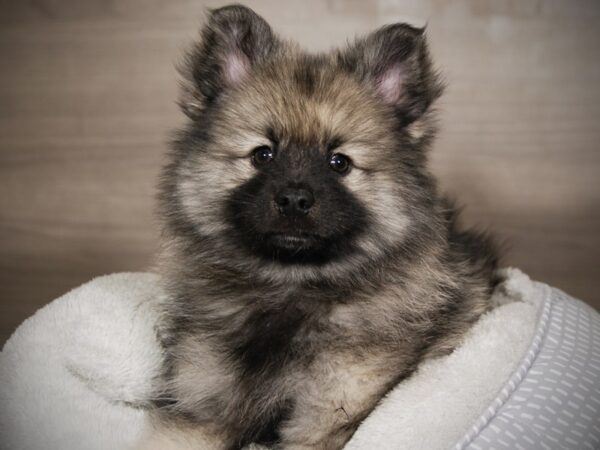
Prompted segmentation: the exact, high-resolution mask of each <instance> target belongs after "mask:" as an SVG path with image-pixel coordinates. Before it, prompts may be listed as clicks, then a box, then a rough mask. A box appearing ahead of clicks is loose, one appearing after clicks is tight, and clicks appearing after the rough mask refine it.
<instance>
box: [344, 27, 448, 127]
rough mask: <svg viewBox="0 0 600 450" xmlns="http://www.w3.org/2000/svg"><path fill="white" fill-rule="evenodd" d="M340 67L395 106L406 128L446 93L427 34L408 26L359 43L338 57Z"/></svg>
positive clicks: (381, 31) (383, 30)
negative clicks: (430, 49)
mask: <svg viewBox="0 0 600 450" xmlns="http://www.w3.org/2000/svg"><path fill="white" fill-rule="evenodd" d="M338 63H339V64H340V66H341V67H342V68H344V69H345V70H347V71H348V72H351V73H353V74H354V75H356V76H357V77H358V78H359V79H360V80H361V81H363V82H365V83H367V84H368V85H369V86H370V87H371V88H372V89H373V91H374V93H375V94H376V96H377V97H378V98H379V99H380V101H382V102H383V103H385V104H387V105H390V106H392V107H393V108H394V110H395V112H396V114H397V116H398V118H399V120H400V121H401V122H402V124H404V125H406V124H409V123H411V122H413V121H415V120H416V119H418V118H419V117H421V116H422V115H423V114H424V113H425V112H427V110H428V109H429V108H430V106H431V104H432V103H433V102H434V101H435V100H436V99H437V98H438V97H439V96H440V95H441V93H442V90H443V86H442V84H441V82H440V81H439V77H438V75H437V73H436V72H435V70H434V69H433V67H432V64H431V60H430V58H429V52H428V50H427V43H426V40H425V30H424V29H421V28H415V27H412V26H410V25H407V24H395V25H388V26H385V27H383V28H381V29H379V30H377V31H375V32H373V33H372V34H370V35H368V36H367V37H366V38H364V39H361V40H358V41H357V42H356V43H355V44H354V45H352V46H350V48H348V49H347V50H345V51H343V52H340V53H338Z"/></svg>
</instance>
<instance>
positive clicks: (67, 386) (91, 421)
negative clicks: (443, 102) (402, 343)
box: [0, 269, 600, 450]
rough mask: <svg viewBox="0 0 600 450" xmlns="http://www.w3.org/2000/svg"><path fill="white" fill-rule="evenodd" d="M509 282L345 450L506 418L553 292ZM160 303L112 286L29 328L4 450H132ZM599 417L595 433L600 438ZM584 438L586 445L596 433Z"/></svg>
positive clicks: (134, 280)
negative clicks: (492, 411) (448, 350)
mask: <svg viewBox="0 0 600 450" xmlns="http://www.w3.org/2000/svg"><path fill="white" fill-rule="evenodd" d="M504 276H505V281H504V282H503V283H502V284H501V285H500V286H499V288H498V289H497V290H496V292H495V294H494V298H493V301H494V303H495V304H496V305H497V307H496V308H494V310H493V311H491V312H489V313H488V314H486V315H485V316H484V317H482V318H481V320H479V322H478V323H476V324H475V326H474V327H473V328H472V330H471V331H470V332H469V334H468V335H467V337H466V339H465V342H464V344H463V345H462V346H461V347H460V348H458V349H457V350H456V351H455V352H454V353H452V354H451V355H449V356H447V357H444V358H440V359H437V360H432V361H429V362H427V363H425V364H422V365H421V366H420V368H419V370H418V371H417V373H415V375H414V376H412V377H411V378H410V379H408V380H406V381H405V382H403V383H401V384H400V385H398V386H397V387H396V388H395V389H394V390H392V391H391V392H390V393H389V394H388V395H387V396H386V398H385V399H383V401H382V402H381V404H380V405H379V406H378V407H377V408H376V410H375V411H374V412H373V413H372V414H371V415H370V417H368V418H367V419H366V420H365V422H364V423H363V424H362V425H361V427H360V428H359V429H358V431H357V432H356V434H355V435H354V437H353V438H352V440H351V441H350V442H349V443H348V444H347V446H346V448H347V449H348V450H367V449H369V450H370V449H373V448H377V449H390V450H391V449H428V450H435V449H443V448H450V447H452V446H454V445H457V446H458V447H457V448H465V447H466V446H468V445H471V444H473V442H472V441H473V439H474V437H475V435H476V434H477V433H476V432H477V431H480V430H481V429H483V428H485V425H487V424H488V423H489V421H490V420H489V419H490V418H489V417H488V418H487V419H486V417H485V414H486V413H487V414H488V415H489V408H490V405H492V406H493V405H494V404H495V402H496V403H499V404H498V405H497V406H498V407H499V406H501V405H502V404H503V402H504V401H503V400H502V395H503V392H504V391H505V390H506V386H507V383H508V384H510V383H511V382H513V383H516V384H519V383H518V380H517V381H516V382H515V381H514V377H515V376H516V374H518V369H519V367H522V366H523V364H526V365H527V364H529V367H530V366H531V361H529V363H528V360H527V358H528V357H529V358H530V359H531V355H530V353H531V351H532V349H534V348H535V345H536V336H537V340H538V341H539V340H540V338H539V333H540V327H541V326H542V325H544V320H546V321H548V317H546V318H545V319H544V317H545V316H548V315H549V310H548V308H549V307H548V303H549V302H548V297H549V296H552V290H551V289H550V288H549V287H548V286H546V285H543V284H540V283H534V282H532V281H530V280H529V278H528V277H527V276H525V275H524V274H522V273H521V272H519V271H518V270H514V269H509V270H505V271H504ZM161 298H162V293H161V289H160V284H159V280H158V277H157V276H156V275H153V274H149V273H120V274H113V275H107V276H104V277H99V278H96V279H94V280H92V281H90V282H88V283H86V284H84V285H83V286H81V287H79V288H77V289H74V290H73V291H71V292H69V293H67V294H66V295H64V296H62V297H61V298H59V299H57V300H55V301H53V302H52V303H50V304H49V305H47V306H46V307H44V308H42V309H41V310H40V311H38V312H37V313H36V314H35V315H34V316H32V317H31V318H29V319H28V320H26V321H25V322H24V323H23V324H22V325H21V326H20V327H19V328H18V329H17V331H16V332H15V333H14V334H13V336H12V337H11V339H10V340H9V341H8V342H7V343H6V345H5V346H4V349H3V350H2V353H1V354H0V443H1V448H2V449H15V450H16V449H18V450H29V449H30V450H37V449H44V450H53V449H56V450H58V449H60V450H82V449H83V450H108V449H110V450H114V449H127V448H129V447H130V446H131V445H132V444H133V443H134V442H135V441H136V439H138V438H139V436H140V433H141V432H142V430H143V428H144V426H145V425H146V422H147V413H146V412H145V410H144V408H143V404H144V400H145V399H146V398H147V397H148V395H149V393H150V392H151V391H152V389H153V387H154V383H155V382H156V376H157V373H158V370H159V367H160V364H161V352H160V347H159V345H158V342H157V340H156V336H155V332H154V327H155V324H156V321H157V317H158V315H157V305H158V302H160V301H161ZM590 311H591V312H589V314H592V315H593V314H595V313H594V312H593V311H592V310H590ZM598 323H600V321H599V322H598ZM542 331H543V330H542ZM542 338H543V336H542ZM540 342H541V341H539V342H537V345H538V347H539V346H540ZM592 348H595V347H592ZM598 372H599V371H598V370H596V371H595V374H596V375H597V374H598ZM521 378H523V376H521ZM592 381H593V384H592V389H595V388H598V382H597V381H598V379H597V378H596V379H595V380H592ZM599 392H600V389H599V390H597V391H596V394H598V393H599ZM505 397H506V395H505ZM597 398H599V399H600V395H599V396H598V397H597ZM599 401H600V400H599ZM497 409H498V408H496V410H497ZM590 414H591V413H588V416H589V415H590ZM597 417H598V416H595V417H592V420H591V422H592V425H591V426H598V422H597V419H596V418H597ZM473 426H476V427H478V428H476V430H475V431H476V432H474V431H473ZM588 428H589V427H588ZM469 433H471V434H470V435H469ZM592 435H593V436H592ZM585 436H587V438H588V441H589V439H592V438H594V439H595V437H594V436H600V432H599V433H598V434H597V435H596V434H594V433H591V434H590V433H589V432H587V431H586V432H585ZM589 436H592V438H589ZM586 442H587V441H586ZM590 442H592V443H593V441H590ZM502 448H503V447H502ZM513 448H518V447H513ZM532 448H533V447H532ZM573 448H575V447H573ZM580 448H584V447H580ZM592 448H593V447H592Z"/></svg>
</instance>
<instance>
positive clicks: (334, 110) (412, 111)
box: [164, 6, 441, 267]
mask: <svg viewBox="0 0 600 450" xmlns="http://www.w3.org/2000/svg"><path fill="white" fill-rule="evenodd" d="M188 64H189V67H188V69H189V74H188V81H189V85H188V86H187V90H186V93H187V96H186V97H185V98H184V99H183V101H182V106H183V108H184V110H185V111H186V112H187V114H188V115H189V116H190V118H191V123H190V126H189V128H188V129H187V130H186V132H185V133H184V134H183V135H182V137H181V138H180V139H179V140H178V142H177V145H176V152H175V158H174V162H173V163H172V164H171V166H170V169H169V170H168V171H167V181H166V189H165V191H166V193H167V194H166V196H165V197H164V198H165V199H166V202H167V203H168V211H169V214H170V217H171V218H173V220H176V221H178V222H179V223H180V224H181V223H185V225H186V226H185V228H186V229H187V230H192V231H191V232H192V233H196V234H197V236H198V237H201V239H202V240H203V241H204V242H205V245H208V243H210V242H217V243H218V244H219V245H221V246H223V248H226V249H227V251H228V256H229V257H234V258H238V259H239V260H243V259H251V260H253V261H257V260H260V261H264V262H265V263H270V264H281V265H284V266H290V265H292V266H312V267H317V266H321V267H322V266H324V265H327V264H334V263H336V262H339V261H341V260H352V259H357V258H359V257H362V256H364V255H370V256H374V255H377V254H381V253H383V252H385V251H386V249H388V248H391V247H394V246H398V245H402V242H403V240H404V239H405V238H406V235H407V234H408V233H409V232H410V229H411V227H412V226H413V224H414V223H415V221H419V220H421V221H422V220H423V217H418V216H419V214H421V215H422V216H424V214H422V211H423V208H424V207H426V206H424V205H426V203H427V202H426V199H425V197H426V196H427V189H429V188H430V186H429V177H428V176H427V175H426V174H425V172H424V170H423V163H424V147H425V146H426V145H427V143H428V141H429V140H430V138H431V136H432V134H433V127H432V124H431V117H430V114H429V110H430V106H431V104H432V102H433V101H434V100H435V98H437V96H438V95H439V94H440V91H441V88H440V85H439V83H438V82H437V80H436V77H435V74H434V73H433V72H432V70H431V68H430V63H429V59H428V56H427V50H426V46H425V42H424V36H423V33H422V30H418V29H415V28H412V27H409V26H407V25H394V26H390V27H387V28H383V29H381V30H379V31H377V32H375V33H373V34H372V35H370V36H368V37H367V38H366V39H364V40H361V41H357V43H356V44H355V45H353V46H351V47H350V48H348V49H346V50H343V51H338V52H333V53H330V54H324V55H308V54H305V53H303V52H301V51H300V50H298V48H297V47H296V46H294V45H292V44H289V43H285V42H282V41H280V40H278V39H277V38H276V37H275V36H274V35H273V33H272V31H271V29H270V27H269V26H268V25H267V24H266V22H265V21H264V20H263V19H261V18H260V17H259V16H257V15H256V14H254V13H253V12H252V11H250V10H249V9H247V8H244V7H239V6H236V7H226V8H222V9H219V10H217V11H215V12H213V13H212V15H211V18H210V20H209V23H208V25H207V26H206V27H205V29H204V30H203V33H202V41H201V43H200V44H199V45H198V46H197V47H196V48H195V49H194V51H193V52H192V53H191V54H190V57H189V59H188ZM425 216H426V214H425ZM231 252H233V254H232V253H231ZM234 255H235V256H234Z"/></svg>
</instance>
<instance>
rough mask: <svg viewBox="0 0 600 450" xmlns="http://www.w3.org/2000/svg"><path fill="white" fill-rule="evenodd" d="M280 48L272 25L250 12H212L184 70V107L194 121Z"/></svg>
mask: <svg viewBox="0 0 600 450" xmlns="http://www.w3.org/2000/svg"><path fill="white" fill-rule="evenodd" d="M277 44H278V40H277V38H276V37H275V35H274V34H273V32H272V30H271V27H270V26H269V24H268V23H267V22H266V21H265V20H264V19H263V18H262V17H260V16H259V15H258V14H256V13H255V12H254V11H252V10H251V9H250V8H246V7H245V6H242V5H231V6H225V7H223V8H219V9H215V10H213V11H211V12H210V15H209V18H208V22H207V23H206V25H205V26H204V27H203V29H202V30H201V33H200V42H198V43H197V44H196V45H195V46H194V48H193V49H192V51H191V52H189V53H188V57H187V59H186V61H185V63H184V65H183V67H182V68H181V72H182V74H183V76H184V78H185V81H186V84H185V85H184V86H183V88H184V92H183V97H182V99H181V101H180V105H181V107H182V109H183V111H184V112H185V113H186V114H187V115H188V116H189V117H191V118H192V119H194V118H197V117H198V116H199V115H200V114H201V112H202V111H203V110H204V109H205V108H206V107H207V106H208V105H209V104H210V103H211V102H213V101H214V100H216V99H217V98H218V97H219V96H220V95H221V94H222V93H223V92H226V91H227V90H229V89H234V88H236V87H237V86H239V85H240V84H241V83H242V82H243V81H244V80H245V79H246V78H247V77H248V76H249V75H250V73H251V72H252V70H253V69H254V68H255V67H256V66H258V65H260V64H261V63H263V62H265V61H266V60H267V59H268V58H269V56H270V55H271V53H272V52H273V51H274V49H275V48H276V46H277Z"/></svg>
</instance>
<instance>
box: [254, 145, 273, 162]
mask: <svg viewBox="0 0 600 450" xmlns="http://www.w3.org/2000/svg"><path fill="white" fill-rule="evenodd" d="M274 157H275V152H273V149H271V147H269V146H268V145H261V146H260V147H256V148H255V149H254V151H253V152H252V161H254V164H255V165H257V166H262V165H263V164H266V163H268V162H270V161H272V160H273V158H274Z"/></svg>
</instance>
